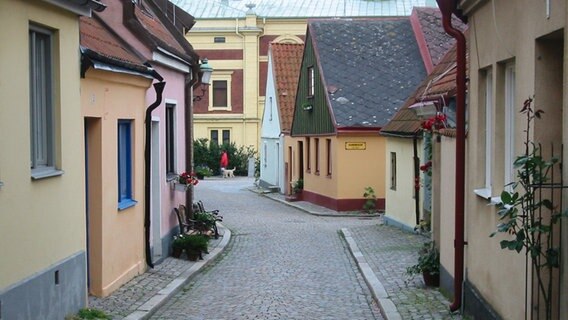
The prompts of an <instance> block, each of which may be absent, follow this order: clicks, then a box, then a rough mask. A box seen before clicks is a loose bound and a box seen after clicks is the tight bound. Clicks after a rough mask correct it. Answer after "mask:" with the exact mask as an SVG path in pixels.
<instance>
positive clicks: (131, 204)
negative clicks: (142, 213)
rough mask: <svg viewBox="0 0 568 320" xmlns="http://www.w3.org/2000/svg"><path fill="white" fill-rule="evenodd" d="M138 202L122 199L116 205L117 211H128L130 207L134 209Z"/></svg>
mask: <svg viewBox="0 0 568 320" xmlns="http://www.w3.org/2000/svg"><path fill="white" fill-rule="evenodd" d="M137 203H138V201H136V200H132V199H124V200H122V201H120V202H119V203H118V211H122V210H125V209H128V208H130V207H134V206H135V205H136V204H137Z"/></svg>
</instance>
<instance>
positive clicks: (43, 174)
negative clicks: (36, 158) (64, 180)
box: [32, 167, 64, 180]
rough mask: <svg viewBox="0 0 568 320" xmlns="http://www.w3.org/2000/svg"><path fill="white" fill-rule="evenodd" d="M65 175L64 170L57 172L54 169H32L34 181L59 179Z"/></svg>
mask: <svg viewBox="0 0 568 320" xmlns="http://www.w3.org/2000/svg"><path fill="white" fill-rule="evenodd" d="M63 173H64V171H63V170H57V169H55V168H53V167H47V168H37V169H32V180H40V179H45V178H51V177H58V176H62V175H63Z"/></svg>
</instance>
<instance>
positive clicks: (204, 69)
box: [193, 58, 213, 101]
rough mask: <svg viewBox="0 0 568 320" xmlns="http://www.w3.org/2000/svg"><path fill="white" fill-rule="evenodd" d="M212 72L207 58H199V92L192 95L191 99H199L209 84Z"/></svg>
mask: <svg viewBox="0 0 568 320" xmlns="http://www.w3.org/2000/svg"><path fill="white" fill-rule="evenodd" d="M212 73H213V67H211V65H210V64H209V60H207V58H203V59H201V64H200V65H199V75H200V76H201V81H200V82H201V85H200V87H201V94H200V95H196V96H194V97H193V101H201V99H202V98H203V96H205V92H206V91H207V87H208V86H209V85H210V84H211V74H212Z"/></svg>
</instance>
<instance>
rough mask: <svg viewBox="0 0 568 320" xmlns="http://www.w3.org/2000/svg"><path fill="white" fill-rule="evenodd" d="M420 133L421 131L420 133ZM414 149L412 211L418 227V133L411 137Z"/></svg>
mask: <svg viewBox="0 0 568 320" xmlns="http://www.w3.org/2000/svg"><path fill="white" fill-rule="evenodd" d="M420 132H422V131H420ZM412 145H413V147H414V211H415V214H416V226H418V225H420V159H418V133H415V134H414V136H413V137H412Z"/></svg>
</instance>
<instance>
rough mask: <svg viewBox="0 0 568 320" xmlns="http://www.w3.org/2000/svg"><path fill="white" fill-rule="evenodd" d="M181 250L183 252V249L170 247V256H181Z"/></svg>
mask: <svg viewBox="0 0 568 320" xmlns="http://www.w3.org/2000/svg"><path fill="white" fill-rule="evenodd" d="M182 252H183V249H180V248H172V257H174V258H179V257H181V254H182Z"/></svg>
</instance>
